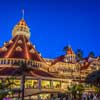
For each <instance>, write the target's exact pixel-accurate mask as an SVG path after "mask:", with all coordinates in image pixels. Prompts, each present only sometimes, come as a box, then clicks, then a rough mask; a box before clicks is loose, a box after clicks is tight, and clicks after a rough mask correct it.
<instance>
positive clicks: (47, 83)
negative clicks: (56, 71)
mask: <svg viewBox="0 0 100 100" xmlns="http://www.w3.org/2000/svg"><path fill="white" fill-rule="evenodd" d="M41 86H42V88H50V81H47V80H42V83H41Z"/></svg>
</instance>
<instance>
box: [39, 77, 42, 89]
mask: <svg viewBox="0 0 100 100" xmlns="http://www.w3.org/2000/svg"><path fill="white" fill-rule="evenodd" d="M38 82H39V83H38V85H39V90H40V91H41V88H42V86H41V84H42V80H41V79H39V80H38Z"/></svg>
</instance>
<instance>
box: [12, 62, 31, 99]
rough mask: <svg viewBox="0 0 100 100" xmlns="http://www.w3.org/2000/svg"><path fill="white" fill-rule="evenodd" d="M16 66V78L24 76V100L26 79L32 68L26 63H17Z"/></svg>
mask: <svg viewBox="0 0 100 100" xmlns="http://www.w3.org/2000/svg"><path fill="white" fill-rule="evenodd" d="M14 65H17V66H18V69H16V70H15V71H14V73H13V75H14V76H22V77H21V91H22V100H24V91H25V77H26V75H25V74H26V73H28V72H29V71H30V70H32V68H31V67H29V66H28V65H27V64H26V63H24V62H19V63H15V64H14Z"/></svg>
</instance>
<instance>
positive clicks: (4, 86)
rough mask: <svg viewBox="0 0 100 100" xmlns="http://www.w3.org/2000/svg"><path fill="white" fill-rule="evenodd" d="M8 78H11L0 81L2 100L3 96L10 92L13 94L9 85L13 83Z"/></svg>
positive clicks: (0, 99)
mask: <svg viewBox="0 0 100 100" xmlns="http://www.w3.org/2000/svg"><path fill="white" fill-rule="evenodd" d="M10 79H11V78H6V79H3V80H2V82H1V83H0V100H3V98H5V97H6V96H7V95H9V94H10V93H12V94H13V91H12V90H11V86H12V85H13V84H15V83H14V82H11V81H10Z"/></svg>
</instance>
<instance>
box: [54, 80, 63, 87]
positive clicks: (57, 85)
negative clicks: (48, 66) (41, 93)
mask: <svg viewBox="0 0 100 100" xmlns="http://www.w3.org/2000/svg"><path fill="white" fill-rule="evenodd" d="M53 87H54V88H60V87H61V83H60V82H59V81H53Z"/></svg>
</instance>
